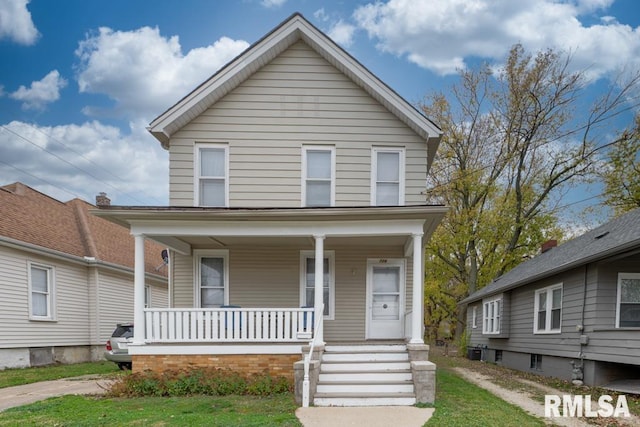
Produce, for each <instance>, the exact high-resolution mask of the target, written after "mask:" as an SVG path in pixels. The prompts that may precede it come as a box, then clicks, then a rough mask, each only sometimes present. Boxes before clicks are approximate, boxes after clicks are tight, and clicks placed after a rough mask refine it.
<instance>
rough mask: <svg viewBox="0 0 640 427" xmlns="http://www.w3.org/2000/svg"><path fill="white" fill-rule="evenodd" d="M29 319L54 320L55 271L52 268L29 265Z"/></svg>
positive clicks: (34, 264)
mask: <svg viewBox="0 0 640 427" xmlns="http://www.w3.org/2000/svg"><path fill="white" fill-rule="evenodd" d="M28 267H29V273H28V275H29V317H30V318H31V319H32V320H54V317H55V316H54V311H55V310H54V307H55V298H54V291H55V271H54V268H53V267H51V266H46V265H42V264H36V263H31V262H29V263H28Z"/></svg>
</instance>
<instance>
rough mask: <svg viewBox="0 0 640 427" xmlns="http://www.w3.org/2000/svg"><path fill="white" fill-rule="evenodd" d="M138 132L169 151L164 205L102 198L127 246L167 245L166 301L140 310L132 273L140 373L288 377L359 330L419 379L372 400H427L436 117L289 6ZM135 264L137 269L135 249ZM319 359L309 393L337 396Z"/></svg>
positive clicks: (360, 337) (436, 218)
mask: <svg viewBox="0 0 640 427" xmlns="http://www.w3.org/2000/svg"><path fill="white" fill-rule="evenodd" d="M149 130H150V132H151V133H152V134H153V135H154V136H155V137H156V138H157V139H158V140H159V142H160V143H161V144H162V146H163V147H164V148H165V149H167V150H168V151H169V156H170V168H169V176H170V204H171V206H168V207H153V208H152V207H150V208H136V207H126V206H123V207H118V206H111V207H106V208H101V209H100V210H99V211H98V212H96V215H99V216H101V217H104V218H107V219H110V220H111V221H114V222H117V223H120V224H123V225H126V226H128V227H129V228H130V230H131V233H132V234H133V235H134V236H135V238H136V242H137V244H138V245H139V247H141V245H142V244H143V242H145V241H148V240H152V241H156V242H159V243H161V244H163V245H166V246H167V247H169V248H170V254H169V258H170V262H169V270H170V272H171V273H170V278H169V280H170V289H171V292H170V304H171V308H170V309H166V310H162V309H157V310H152V309H144V307H143V305H142V304H141V296H142V277H141V276H140V280H139V281H137V282H136V283H137V287H136V313H135V315H136V318H135V322H136V325H139V324H144V325H145V328H136V330H135V333H136V335H135V337H134V342H135V343H134V345H133V346H132V347H131V352H132V354H133V355H134V363H133V369H134V371H136V370H144V369H154V370H163V369H167V367H168V366H176V365H181V364H182V365H189V366H194V365H199V364H202V365H217V366H225V367H232V368H238V369H242V370H245V371H251V366H258V368H257V369H259V370H262V369H269V370H271V371H273V372H275V373H281V374H284V375H288V376H290V377H291V378H293V377H294V376H295V377H296V386H297V387H298V386H299V385H300V383H301V382H302V378H301V377H298V374H299V373H300V371H298V370H297V369H298V368H300V369H302V368H301V367H300V365H299V364H296V366H298V368H295V367H294V362H297V361H300V360H301V359H302V354H303V349H307V348H308V347H309V346H310V345H311V346H313V347H314V348H315V349H316V350H318V351H316V352H315V353H314V354H315V356H314V357H315V358H316V359H317V362H318V363H319V364H324V362H323V357H326V356H323V355H322V353H323V352H324V354H325V355H326V354H327V353H329V352H331V351H337V350H336V348H337V347H335V346H336V345H341V346H342V347H340V348H341V349H342V350H343V349H344V348H343V347H344V346H353V345H354V344H363V343H366V344H368V345H369V346H373V347H374V348H373V350H372V349H371V348H368V349H369V350H372V351H374V350H380V349H382V350H383V351H385V349H386V350H387V351H390V352H391V351H397V352H399V353H401V354H399V355H398V356H397V357H399V358H400V359H402V358H404V360H405V363H406V364H407V369H414V377H413V378H414V382H416V384H423V383H427V382H428V383H429V387H430V388H428V387H426V386H422V385H420V386H417V385H416V389H415V390H414V388H413V385H411V390H412V391H411V392H407V394H408V395H407V396H405V395H403V394H402V393H404V392H403V390H404V389H405V388H407V387H409V386H408V385H406V384H402V381H406V380H399V382H400V383H399V384H398V383H395V382H394V383H393V384H392V385H391V386H390V387H387V389H388V390H387V391H389V390H390V391H389V392H390V393H391V394H392V395H395V396H392V398H389V399H386V400H384V399H383V400H375V399H370V400H368V402H369V404H412V403H415V402H416V401H433V387H434V386H435V383H434V382H433V381H434V379H433V378H432V379H430V380H429V381H426V382H425V381H422V380H420V378H422V377H421V375H422V376H430V378H431V377H432V376H433V373H434V369H435V365H433V364H430V362H428V361H426V357H427V356H426V355H427V350H428V347H427V346H425V345H424V341H423V327H424V325H423V322H424V320H423V305H422V301H423V294H422V292H423V287H422V281H423V269H424V266H423V264H424V260H423V258H424V257H423V248H424V244H425V242H426V241H427V239H428V238H429V236H430V235H431V234H432V232H433V231H434V229H435V228H436V226H437V225H438V223H439V222H440V220H441V219H442V217H443V215H444V214H445V212H446V209H445V208H444V207H443V206H429V205H426V203H425V195H424V194H425V190H426V188H425V183H426V177H427V173H428V171H429V166H430V165H431V162H432V160H433V156H434V154H435V150H436V149H437V146H438V143H439V141H440V137H441V132H440V130H439V128H438V127H437V126H436V125H435V124H433V123H432V122H431V121H429V120H428V119H427V118H426V117H424V116H423V115H422V114H421V113H420V112H418V111H417V110H416V109H415V108H413V107H412V106H411V105H409V104H408V103H407V102H406V101H405V100H403V99H402V98H401V97H399V96H398V94H397V93H395V92H394V91H393V90H391V89H390V88H389V87H388V86H386V85H385V84H384V83H383V82H382V81H380V80H379V79H378V78H377V77H376V76H374V75H373V74H371V73H370V72H369V71H368V70H367V69H365V68H364V67H363V66H362V65H361V64H360V63H359V62H357V61H356V60H355V59H354V58H353V57H351V56H350V55H349V54H347V53H346V52H345V51H344V50H342V49H341V48H340V47H339V46H337V45H336V44H335V43H334V42H333V41H331V40H330V39H329V38H328V37H327V36H326V35H324V34H323V33H322V32H320V31H319V30H318V29H317V28H315V27H314V26H312V25H311V24H310V23H309V22H308V21H306V20H305V19H304V18H303V17H302V16H301V15H298V14H295V15H293V16H292V17H290V18H289V19H287V20H286V21H285V22H283V23H282V24H281V25H280V26H279V27H277V28H276V29H274V30H273V31H272V32H270V33H269V34H268V35H266V36H265V37H264V38H262V39H261V40H259V41H258V42H257V43H255V44H254V45H252V46H251V47H250V48H248V49H247V50H246V51H245V52H244V53H242V54H241V55H240V56H238V57H237V58H236V59H234V60H233V61H231V62H230V63H229V64H227V65H226V66H225V67H223V68H222V69H221V70H219V71H218V72H217V73H216V74H214V75H213V76H212V77H211V78H210V79H209V80H207V81H205V82H204V83H202V84H201V85H200V86H199V87H197V88H196V89H195V90H194V91H193V92H191V93H190V94H188V95H187V96H185V97H184V98H183V99H182V100H180V101H179V102H178V103H177V104H175V105H174V106H172V107H171V108H170V109H168V110H167V111H165V112H164V113H162V114H161V115H160V116H159V117H158V118H156V119H155V120H154V121H153V122H152V123H151V125H150V128H149ZM136 260H137V264H136V272H139V271H141V268H140V267H139V266H142V264H143V263H144V260H145V258H144V255H143V254H142V253H141V252H139V251H137V252H136ZM414 284H416V286H414ZM381 345H383V347H380V346H381ZM384 345H386V346H390V347H384ZM332 346H333V347H332ZM348 349H349V350H351V351H353V352H363V351H365V350H364V349H363V347H358V348H355V347H349V348H348ZM342 350H341V351H342ZM408 350H409V351H408ZM367 351H368V350H367ZM372 357H378V355H375V356H372ZM393 357H396V356H395V355H394V356H393ZM410 358H411V363H413V364H414V365H411V366H412V367H409V359H410ZM264 360H269V362H268V363H267V364H266V365H265V362H264ZM314 366H315V365H314ZM318 366H320V365H318ZM312 369H313V368H312ZM318 369H320V368H317V367H316V371H315V375H316V380H317V381H320V384H319V385H318V388H317V390H312V391H311V393H312V394H313V393H314V392H315V391H317V393H315V396H316V401H315V403H316V404H345V405H346V404H349V402H347V401H345V400H342V401H339V402H337V403H336V401H323V400H322V399H323V398H325V397H327V398H331V396H327V394H330V393H325V392H322V390H323V389H324V388H325V387H324V385H323V384H322V381H323V380H322V376H321V374H320V376H319V377H318V372H321V369H320V371H318ZM417 371H419V373H418V374H415V372H417ZM294 373H295V375H294ZM372 388H373V389H375V387H372ZM383 388H384V387H383ZM426 388H428V390H427V391H425V390H426ZM398 393H400V395H399V394H398ZM323 396H324V397H323ZM360 397H362V396H360ZM393 398H397V399H396V400H393ZM327 402H328V403H327Z"/></svg>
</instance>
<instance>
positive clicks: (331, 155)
mask: <svg viewBox="0 0 640 427" xmlns="http://www.w3.org/2000/svg"><path fill="white" fill-rule="evenodd" d="M335 158H336V151H335V147H332V146H316V145H313V146H312V145H306V146H303V147H302V206H308V207H312V206H333V205H334V204H335V175H336V172H335V163H336V161H335Z"/></svg>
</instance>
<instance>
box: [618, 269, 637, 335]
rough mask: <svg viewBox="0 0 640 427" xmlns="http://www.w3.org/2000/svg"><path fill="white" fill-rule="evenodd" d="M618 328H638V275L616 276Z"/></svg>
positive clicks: (625, 274) (623, 274) (624, 274)
mask: <svg viewBox="0 0 640 427" xmlns="http://www.w3.org/2000/svg"><path fill="white" fill-rule="evenodd" d="M616 320H617V321H616V326H617V327H618V328H633V327H636V328H637V327H640V273H620V274H618V301H617V307H616Z"/></svg>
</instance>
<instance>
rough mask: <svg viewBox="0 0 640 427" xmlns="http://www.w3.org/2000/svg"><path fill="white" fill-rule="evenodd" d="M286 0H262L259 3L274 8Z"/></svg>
mask: <svg viewBox="0 0 640 427" xmlns="http://www.w3.org/2000/svg"><path fill="white" fill-rule="evenodd" d="M286 2H287V0H262V1H260V4H261V5H263V6H264V7H267V8H276V7H280V6H282V5H283V4H285V3H286Z"/></svg>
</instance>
